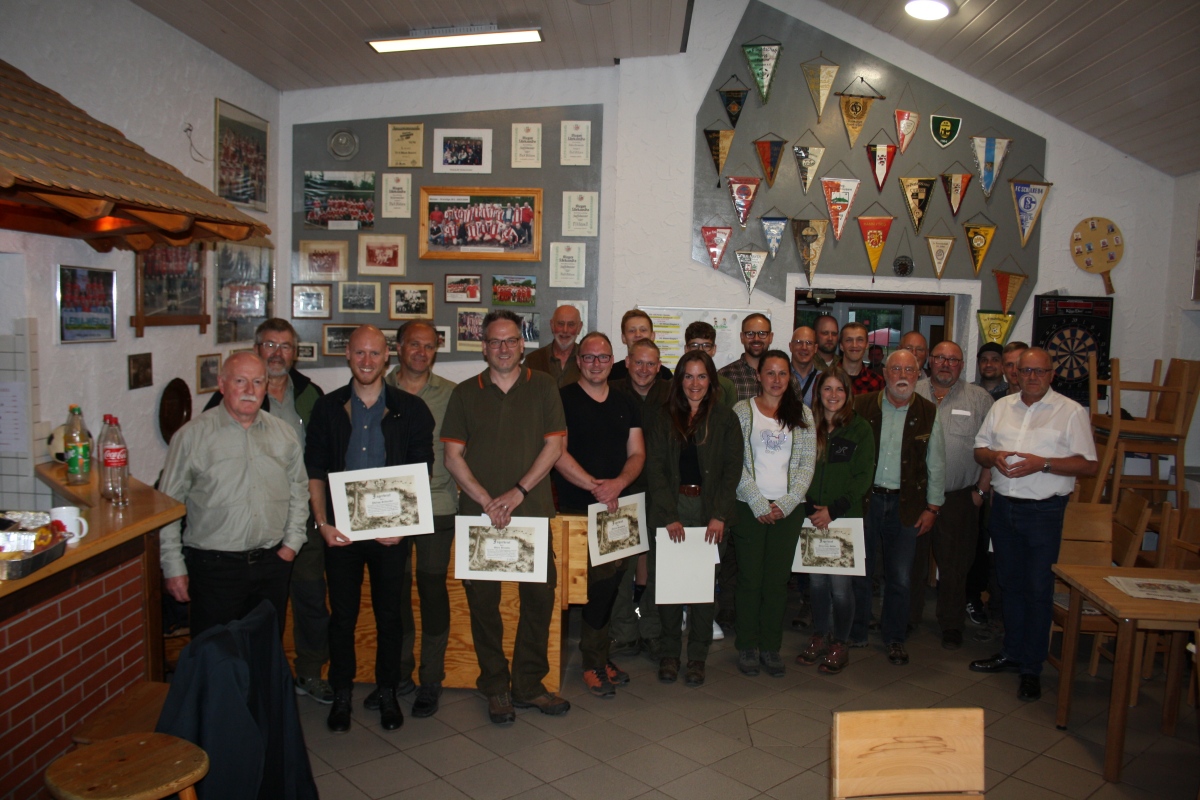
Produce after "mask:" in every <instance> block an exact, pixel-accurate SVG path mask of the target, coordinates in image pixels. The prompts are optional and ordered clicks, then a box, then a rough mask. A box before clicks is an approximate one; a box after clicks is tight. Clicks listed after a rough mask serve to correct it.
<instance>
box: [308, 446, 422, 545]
mask: <svg viewBox="0 0 1200 800" xmlns="http://www.w3.org/2000/svg"><path fill="white" fill-rule="evenodd" d="M329 487H330V492H331V493H332V494H333V518H334V525H335V527H337V529H338V530H339V531H341V533H342V535H344V536H345V537H346V538H347V539H352V540H354V541H363V540H366V539H384V538H387V537H389V536H413V535H416V534H422V533H433V501H432V500H431V499H430V496H429V468H428V466H427V465H425V464H401V465H399V466H395V467H380V468H378V469H359V470H353V471H351V472H331V473H330V474H329Z"/></svg>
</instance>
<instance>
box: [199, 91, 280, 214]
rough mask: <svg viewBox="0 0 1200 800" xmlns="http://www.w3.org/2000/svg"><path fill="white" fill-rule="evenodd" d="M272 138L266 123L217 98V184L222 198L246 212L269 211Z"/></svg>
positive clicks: (214, 161)
mask: <svg viewBox="0 0 1200 800" xmlns="http://www.w3.org/2000/svg"><path fill="white" fill-rule="evenodd" d="M270 136H271V124H270V123H269V122H267V121H266V120H265V119H263V118H262V117H257V116H255V115H254V114H251V113H250V112H249V111H243V110H242V109H240V108H238V107H237V106H235V105H231V104H230V103H226V102H225V101H224V100H222V99H220V98H217V130H216V138H215V147H216V151H217V152H216V157H215V158H213V172H214V173H216V174H215V175H214V177H213V182H214V183H215V184H216V193H217V196H218V197H222V198H224V199H226V200H228V201H229V202H231V203H233V204H234V205H235V206H241V207H242V208H252V209H254V210H255V211H266V210H267V177H268V175H269V167H268V165H269V163H270V162H269V159H268V152H267V142H268V140H269V139H270Z"/></svg>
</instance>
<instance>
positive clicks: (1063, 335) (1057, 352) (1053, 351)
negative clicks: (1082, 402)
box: [1046, 325, 1099, 381]
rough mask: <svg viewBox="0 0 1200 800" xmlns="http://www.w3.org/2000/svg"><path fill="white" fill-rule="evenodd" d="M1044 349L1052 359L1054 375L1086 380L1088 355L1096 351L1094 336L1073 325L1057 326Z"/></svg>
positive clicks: (1065, 378)
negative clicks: (1066, 326)
mask: <svg viewBox="0 0 1200 800" xmlns="http://www.w3.org/2000/svg"><path fill="white" fill-rule="evenodd" d="M1046 351H1047V352H1048V353H1050V356H1051V358H1053V359H1054V375H1055V377H1057V378H1059V379H1060V380H1064V381H1077V380H1080V379H1083V380H1087V376H1088V356H1089V355H1091V354H1092V353H1097V352H1098V351H1099V347H1097V345H1096V338H1095V337H1094V336H1092V334H1090V333H1088V332H1087V331H1086V330H1084V329H1083V328H1079V327H1076V326H1074V325H1072V326H1070V327H1068V328H1059V329H1058V330H1057V331H1055V332H1054V334H1053V335H1052V336H1051V337H1050V340H1049V341H1048V342H1046Z"/></svg>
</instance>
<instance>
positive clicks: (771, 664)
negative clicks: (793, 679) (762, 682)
mask: <svg viewBox="0 0 1200 800" xmlns="http://www.w3.org/2000/svg"><path fill="white" fill-rule="evenodd" d="M758 660H759V661H760V662H761V663H762V666H763V669H764V670H766V672H767V674H768V675H770V676H771V677H772V678H782V677H783V676H784V674H785V673H786V672H787V667H785V666H784V665H783V659H782V658H780V657H779V653H777V652H775V651H774V650H764V651H763V652H762V653H761V654H760V655H759V656H758Z"/></svg>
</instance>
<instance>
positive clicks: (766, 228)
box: [758, 207, 788, 258]
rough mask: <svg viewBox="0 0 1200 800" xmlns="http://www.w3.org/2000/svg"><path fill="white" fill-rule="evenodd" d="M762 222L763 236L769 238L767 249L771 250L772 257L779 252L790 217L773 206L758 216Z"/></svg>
mask: <svg viewBox="0 0 1200 800" xmlns="http://www.w3.org/2000/svg"><path fill="white" fill-rule="evenodd" d="M758 221H759V223H761V224H762V232H763V238H765V239H766V240H767V249H768V250H769V251H771V258H774V257H775V254H776V253H778V252H779V243H780V242H782V241H783V232H784V231H786V230H787V224H788V218H787V217H786V216H785V215H784V213H783V212H782V211H780V210H779V209H778V208H775V207H772V208H771V210H770V211H768V212H767V213H765V214H763V215H762V216H761V217H759V218H758Z"/></svg>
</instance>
